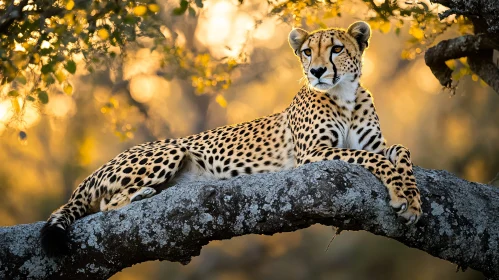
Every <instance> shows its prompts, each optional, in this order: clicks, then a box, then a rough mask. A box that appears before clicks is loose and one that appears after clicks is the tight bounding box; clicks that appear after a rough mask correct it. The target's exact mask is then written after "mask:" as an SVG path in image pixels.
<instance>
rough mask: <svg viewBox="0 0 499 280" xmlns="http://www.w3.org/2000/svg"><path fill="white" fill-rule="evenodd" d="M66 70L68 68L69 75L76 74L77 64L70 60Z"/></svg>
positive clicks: (65, 66)
mask: <svg viewBox="0 0 499 280" xmlns="http://www.w3.org/2000/svg"><path fill="white" fill-rule="evenodd" d="M64 68H66V70H68V72H69V73H71V74H74V73H75V72H76V63H75V62H74V61H72V60H70V61H68V63H66V65H64Z"/></svg>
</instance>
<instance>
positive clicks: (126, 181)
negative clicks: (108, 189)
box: [121, 177, 132, 186]
mask: <svg viewBox="0 0 499 280" xmlns="http://www.w3.org/2000/svg"><path fill="white" fill-rule="evenodd" d="M131 180H132V179H130V177H125V178H123V180H121V185H122V186H126V185H128V183H130V181H131Z"/></svg>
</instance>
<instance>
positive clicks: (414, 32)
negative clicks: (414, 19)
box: [409, 26, 424, 40]
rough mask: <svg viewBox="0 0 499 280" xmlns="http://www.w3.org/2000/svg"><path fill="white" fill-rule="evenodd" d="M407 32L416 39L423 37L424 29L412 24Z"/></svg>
mask: <svg viewBox="0 0 499 280" xmlns="http://www.w3.org/2000/svg"><path fill="white" fill-rule="evenodd" d="M409 34H411V35H412V36H414V38H416V39H418V40H421V39H423V38H424V31H423V30H421V29H420V28H419V27H417V26H412V27H411V29H410V30H409Z"/></svg>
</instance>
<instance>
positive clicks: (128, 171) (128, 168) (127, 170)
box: [123, 167, 133, 174]
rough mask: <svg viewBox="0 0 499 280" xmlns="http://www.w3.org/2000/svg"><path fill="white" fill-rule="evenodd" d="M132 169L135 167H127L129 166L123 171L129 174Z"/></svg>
mask: <svg viewBox="0 0 499 280" xmlns="http://www.w3.org/2000/svg"><path fill="white" fill-rule="evenodd" d="M132 171H133V168H131V167H127V168H125V169H123V173H126V174H128V173H130V172H132Z"/></svg>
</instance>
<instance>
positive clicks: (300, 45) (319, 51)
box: [289, 21, 371, 91]
mask: <svg viewBox="0 0 499 280" xmlns="http://www.w3.org/2000/svg"><path fill="white" fill-rule="evenodd" d="M370 35H371V28H370V27H369V25H368V24H367V23H365V22H362V21H359V22H355V23H353V24H352V25H350V27H349V28H348V30H346V31H345V30H343V29H337V28H332V29H326V30H319V31H316V32H313V33H308V32H307V31H305V30H303V29H299V28H295V29H293V30H292V31H291V33H289V44H290V45H291V47H292V48H293V50H294V51H295V54H296V55H297V56H298V57H299V58H300V61H301V63H302V67H303V71H304V75H305V76H306V77H307V80H308V82H309V84H310V85H311V86H312V87H313V88H315V89H316V90H320V91H328V90H329V89H331V88H333V87H335V86H336V85H338V84H340V83H342V82H355V81H356V80H357V79H358V78H359V77H360V75H361V67H362V65H361V64H362V54H363V52H364V50H365V49H366V48H367V46H368V40H369V37H370Z"/></svg>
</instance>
